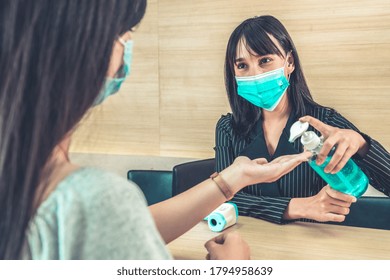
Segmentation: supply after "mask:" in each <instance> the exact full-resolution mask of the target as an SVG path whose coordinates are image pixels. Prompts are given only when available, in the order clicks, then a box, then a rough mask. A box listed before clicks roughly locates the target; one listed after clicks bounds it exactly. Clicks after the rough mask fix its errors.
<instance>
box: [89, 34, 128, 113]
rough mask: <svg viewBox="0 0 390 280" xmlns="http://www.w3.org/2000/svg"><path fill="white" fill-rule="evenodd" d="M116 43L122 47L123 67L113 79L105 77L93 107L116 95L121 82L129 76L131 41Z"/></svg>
mask: <svg viewBox="0 0 390 280" xmlns="http://www.w3.org/2000/svg"><path fill="white" fill-rule="evenodd" d="M118 41H119V42H120V43H121V44H122V45H123V46H124V52H123V66H122V67H121V68H120V69H119V70H118V72H117V73H116V74H115V77H114V78H110V77H106V80H105V81H104V85H103V88H102V89H101V91H100V93H99V95H98V97H97V98H96V100H95V102H94V106H96V105H99V104H101V103H102V102H103V101H104V100H105V99H107V98H108V97H109V96H111V95H113V94H115V93H117V92H118V91H119V89H120V87H121V85H122V83H123V81H124V80H125V79H126V78H127V76H129V75H130V69H131V61H132V58H133V40H129V41H127V42H125V41H123V40H122V39H121V38H119V39H118Z"/></svg>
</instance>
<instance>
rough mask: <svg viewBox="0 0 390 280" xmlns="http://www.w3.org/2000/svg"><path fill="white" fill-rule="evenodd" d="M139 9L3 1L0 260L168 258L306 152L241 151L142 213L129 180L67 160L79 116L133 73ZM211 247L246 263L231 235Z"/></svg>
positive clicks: (242, 247) (117, 0)
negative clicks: (184, 237) (268, 157)
mask: <svg viewBox="0 0 390 280" xmlns="http://www.w3.org/2000/svg"><path fill="white" fill-rule="evenodd" d="M145 9H146V1H144V0H110V1H107V0H100V1H98V0H96V1H76V0H75V1H51V0H37V1H23V0H12V1H1V2H0V50H1V51H0V135H1V138H0V259H19V258H23V259H169V258H171V255H170V253H169V252H168V251H167V249H166V247H165V243H168V242H170V241H171V240H173V239H175V238H177V237H178V236H180V235H181V234H183V233H184V232H186V231H187V230H189V229H190V228H191V227H193V226H194V225H195V224H196V223H198V222H199V221H200V220H201V219H202V218H203V217H205V216H206V215H207V214H209V213H210V212H211V211H212V210H214V209H215V208H216V207H217V206H219V205H220V204H221V203H223V202H224V201H225V200H226V199H229V198H231V196H232V195H234V194H235V193H236V192H237V191H238V190H239V189H241V188H243V187H244V185H248V184H253V183H256V182H264V181H270V180H275V179H277V178H278V176H281V175H282V174H284V173H285V172H288V171H290V170H291V169H292V168H294V167H295V166H296V165H298V164H299V163H301V162H302V161H304V160H305V157H307V154H301V155H299V156H288V157H281V158H279V159H277V160H275V161H274V162H272V163H269V164H265V163H264V161H263V160H261V159H260V160H254V161H251V160H249V159H248V158H245V157H241V158H239V159H238V160H236V161H235V163H234V164H233V165H232V166H230V167H229V168H226V169H225V170H224V171H222V172H220V173H219V174H218V175H217V176H216V177H214V179H209V180H206V181H204V182H203V183H200V184H199V185H197V186H195V187H194V188H192V189H191V190H189V191H187V192H185V193H183V194H181V195H180V196H177V197H175V198H172V199H170V200H168V201H164V202H162V203H159V204H156V205H153V206H152V207H150V209H148V208H147V206H146V203H145V198H144V197H143V196H142V193H141V191H140V190H139V188H138V187H137V186H136V185H135V184H133V183H129V182H127V180H126V179H125V178H122V177H119V176H117V175H113V174H110V173H107V172H104V171H102V170H98V169H94V168H89V167H80V166H77V165H75V164H73V163H71V162H70V161H69V157H68V149H69V143H70V137H71V134H72V132H73V131H74V129H75V127H76V126H77V124H78V122H79V121H80V120H81V119H82V117H83V116H84V115H85V113H86V112H87V111H88V109H89V108H91V107H92V106H94V105H97V104H100V103H101V102H103V101H104V100H105V98H107V97H108V96H109V95H111V94H113V93H115V92H116V91H118V89H119V87H120V85H121V83H122V82H123V80H124V79H125V78H126V77H127V76H128V75H129V73H130V66H131V56H132V40H131V32H130V31H131V30H132V28H133V27H135V26H136V25H137V24H139V22H140V21H141V19H142V17H143V15H144V13H145ZM111 56H112V59H111V60H110V58H111ZM153 219H154V220H153ZM183 221H185V222H183ZM217 243H218V244H217ZM207 244H208V245H207V249H208V250H209V257H210V258H243V259H245V258H249V248H248V246H247V244H246V243H245V242H244V241H243V240H242V239H241V238H240V237H239V236H238V235H236V234H224V235H223V236H222V238H219V239H218V240H211V241H210V242H208V243H207Z"/></svg>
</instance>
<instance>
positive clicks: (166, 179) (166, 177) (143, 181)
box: [127, 170, 172, 205]
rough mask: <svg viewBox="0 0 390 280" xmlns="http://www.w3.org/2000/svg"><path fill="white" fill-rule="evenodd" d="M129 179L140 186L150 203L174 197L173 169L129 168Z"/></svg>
mask: <svg viewBox="0 0 390 280" xmlns="http://www.w3.org/2000/svg"><path fill="white" fill-rule="evenodd" d="M127 179H128V180H131V181H133V182H134V183H136V184H137V185H138V186H139V187H140V189H141V190H142V192H143V193H144V195H145V198H146V200H147V202H148V205H152V204H155V203H157V202H160V201H163V200H166V199H168V198H171V197H172V171H162V170H129V171H128V172H127Z"/></svg>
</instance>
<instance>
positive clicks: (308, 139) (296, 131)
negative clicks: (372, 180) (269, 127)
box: [289, 121, 368, 197]
mask: <svg viewBox="0 0 390 280" xmlns="http://www.w3.org/2000/svg"><path fill="white" fill-rule="evenodd" d="M308 128H309V123H307V122H300V121H297V122H296V123H294V124H293V125H292V126H291V129H290V139H289V142H291V143H292V142H294V141H295V140H296V139H297V138H299V137H301V143H302V145H303V146H304V147H305V148H306V150H309V151H311V152H312V153H313V157H312V158H311V159H309V162H308V163H309V165H310V166H311V167H312V168H313V169H314V170H315V171H316V172H317V173H318V175H320V176H321V177H322V179H324V180H325V182H327V183H328V184H329V185H330V186H331V187H332V188H333V189H335V190H337V191H340V192H343V193H346V194H349V195H353V196H355V197H360V196H361V195H362V194H363V193H365V191H366V190H367V187H368V178H367V176H366V174H364V173H363V171H362V170H361V169H360V168H359V166H357V165H356V163H355V162H354V161H353V160H352V159H351V158H350V159H349V160H348V162H347V163H346V164H345V166H344V167H343V168H342V169H341V170H340V171H338V172H337V173H336V174H331V173H326V172H325V171H324V169H325V167H326V166H327V164H328V163H329V161H330V160H331V158H332V155H333V153H334V151H335V148H334V147H333V149H332V150H331V151H330V153H329V154H328V156H327V158H326V159H325V161H324V163H323V164H321V165H318V164H317V163H316V158H317V154H318V153H319V152H320V150H321V148H322V145H323V137H322V136H321V137H318V136H317V135H316V134H315V133H314V132H313V131H307V129H308Z"/></svg>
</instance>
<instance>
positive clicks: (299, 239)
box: [168, 216, 390, 260]
mask: <svg viewBox="0 0 390 280" xmlns="http://www.w3.org/2000/svg"><path fill="white" fill-rule="evenodd" d="M227 230H236V231H238V232H239V233H240V234H241V236H242V237H243V238H244V239H245V241H246V242H248V244H249V246H250V248H251V257H252V259H254V260H262V259H264V260H327V259H330V260H352V259H364V260H366V259H385V260H389V259H390V231H388V230H377V229H368V228H358V227H347V226H340V225H329V224H318V223H304V222H296V223H291V224H287V225H277V224H273V223H270V222H267V221H263V220H259V219H254V218H250V217H242V216H240V217H239V219H238V223H237V224H236V225H234V226H233V227H231V228H229V229H227ZM216 235H218V233H214V232H212V231H211V230H209V228H208V226H207V223H206V222H200V223H199V224H198V225H196V226H195V227H194V228H193V229H191V230H190V231H189V232H187V233H186V234H184V235H183V236H181V237H180V238H178V239H176V240H174V241H172V242H171V243H169V244H168V248H169V250H170V251H171V253H172V254H173V256H174V258H175V259H185V260H191V259H192V260H194V259H195V260H196V259H204V258H205V256H206V254H207V251H206V249H205V248H204V243H205V242H206V241H207V240H209V239H211V238H213V237H214V236H216Z"/></svg>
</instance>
